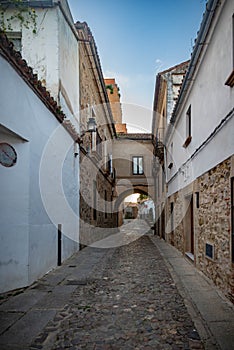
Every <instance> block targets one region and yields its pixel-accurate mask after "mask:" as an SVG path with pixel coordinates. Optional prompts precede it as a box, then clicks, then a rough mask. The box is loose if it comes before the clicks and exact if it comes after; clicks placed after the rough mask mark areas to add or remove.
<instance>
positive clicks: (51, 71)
mask: <svg viewBox="0 0 234 350" xmlns="http://www.w3.org/2000/svg"><path fill="white" fill-rule="evenodd" d="M6 3H7V1H6ZM27 5H28V4H27V3H26V4H25V6H27ZM30 6H32V7H33V8H34V9H35V19H34V21H32V18H28V19H29V21H30V25H29V28H26V27H25V25H22V23H21V21H20V20H19V18H18V17H17V16H16V17H15V18H13V19H12V20H10V27H11V28H10V29H11V30H7V28H6V33H7V36H8V38H9V39H10V40H12V41H13V42H14V43H15V46H16V49H18V50H20V51H21V54H22V57H23V58H24V59H26V60H27V62H28V64H29V66H31V67H32V68H33V70H34V73H37V74H38V78H39V80H40V81H41V82H42V85H43V86H46V88H47V90H48V91H49V92H50V94H51V95H52V96H53V97H54V99H55V100H56V101H57V102H58V104H59V105H60V106H61V107H62V110H63V111H64V112H65V114H66V117H67V118H69V119H72V120H73V118H74V117H75V118H76V119H77V120H78V119H79V50H78V36H77V32H76V29H75V26H74V22H73V18H72V15H71V12H70V9H69V5H68V2H67V0H60V1H58V0H32V1H30ZM14 11H15V9H14V7H12V6H11V7H7V6H6V8H5V11H4V22H5V23H7V18H10V16H12V15H13V17H14V14H15V12H14ZM22 16H24V17H25V19H27V13H22ZM34 22H35V23H34ZM34 27H35V28H34ZM34 29H35V31H36V32H35V33H34ZM73 123H75V120H73Z"/></svg>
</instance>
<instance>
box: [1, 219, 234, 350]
mask: <svg viewBox="0 0 234 350" xmlns="http://www.w3.org/2000/svg"><path fill="white" fill-rule="evenodd" d="M145 225H146V224H145V223H144V222H143V220H142V221H137V220H136V221H135V223H133V225H132V226H130V227H131V228H132V229H134V227H135V230H133V231H132V232H130V228H129V229H126V225H125V226H123V227H122V230H123V232H125V234H126V241H125V242H127V241H129V242H130V241H131V240H132V238H133V237H134V238H136V237H137V235H136V232H137V230H138V233H139V232H140V230H143V231H144V230H145V229H146V227H145ZM138 237H140V238H138V239H135V240H133V241H132V242H130V243H129V244H125V245H123V246H119V247H117V248H109V249H100V248H91V247H87V248H85V249H84V250H82V251H81V252H79V253H78V254H75V255H74V256H73V257H72V258H71V259H69V260H68V262H67V263H66V264H64V265H63V266H62V267H60V268H57V269H56V270H54V271H52V272H51V273H49V274H48V275H46V276H44V277H43V278H42V279H41V280H39V281H38V282H36V283H34V284H33V285H32V286H31V287H29V288H27V289H25V290H24V291H22V293H20V294H18V295H16V296H5V299H4V296H2V298H3V299H2V304H1V305H0V319H1V333H2V334H1V336H0V348H1V350H16V349H24V350H29V349H30V350H32V349H45V350H59V349H74V350H75V349H77V350H78V349H96V350H105V349H116V350H117V349H118V350H119V349H162V350H164V349H168V350H169V349H172V350H177V349H203V348H205V349H229V350H231V348H230V341H231V338H230V339H228V336H227V335H228V333H227V331H228V323H225V325H226V329H224V327H223V324H220V323H218V325H219V327H221V330H222V332H226V336H227V338H226V341H227V344H226V345H225V342H224V341H222V339H223V338H225V333H223V336H222V335H221V336H220V339H221V342H222V343H223V346H222V347H219V346H218V345H217V342H216V341H215V339H213V340H212V336H211V339H208V337H209V335H207V334H202V338H203V341H204V338H207V342H206V344H205V346H204V347H203V344H202V341H201V340H200V337H199V334H198V332H197V330H196V327H195V325H194V322H193V321H194V320H192V318H195V319H196V322H197V323H198V324H199V322H200V321H199V317H198V314H195V317H191V312H190V313H188V310H187V307H188V299H187V297H186V298H185V297H184V296H183V295H182V294H183V293H182V294H181V291H179V290H178V289H177V284H178V283H177V282H176V283H175V281H176V279H175V278H172V276H171V273H170V272H169V270H170V268H168V267H169V265H168V262H167V261H166V260H165V257H163V255H164V253H165V252H166V250H167V247H169V246H168V245H166V243H165V242H162V244H163V245H161V243H160V242H161V241H160V240H159V239H158V238H157V237H155V236H153V235H152V233H147V234H145V235H142V236H140V235H138ZM157 245H158V247H160V248H157ZM163 247H164V253H163V255H162V248H163ZM169 248H170V249H172V248H171V247H169ZM165 254H166V253H165ZM168 257H169V259H170V258H173V259H174V261H175V259H177V262H178V263H179V266H180V268H181V269H182V268H183V266H184V263H185V264H188V265H185V266H186V271H187V273H185V275H186V276H187V277H189V278H191V277H193V278H195V273H194V272H193V270H190V268H192V269H194V267H193V266H192V265H191V264H190V263H187V262H186V261H185V260H184V258H181V257H179V256H178V255H173V251H172V250H170V254H168ZM183 261H184V263H183ZM194 270H195V269H194ZM191 271H192V272H191ZM202 281H203V280H202ZM204 283H206V281H205V280H204V281H203V282H202V283H200V288H201V291H202V288H203V286H204ZM197 287H199V286H197ZM206 290H207V287H206ZM211 292H212V293H213V294H212V295H214V291H213V290H211ZM200 297H201V294H200ZM201 302H202V303H203V304H202V305H203V308H204V300H203V299H202V297H201ZM218 302H219V300H218V299H217V301H216V310H218V309H219V307H220V305H219V304H218ZM222 303H223V301H221V303H220V304H222ZM223 306H224V307H225V309H223V310H226V314H225V312H223V314H222V320H223V317H224V316H225V315H230V314H228V312H229V311H230V312H231V311H232V309H231V308H230V310H229V309H228V305H226V304H224V303H223ZM223 306H222V307H223ZM210 307H211V308H212V309H214V308H213V306H212V305H211V306H210ZM211 314H212V312H211ZM217 315H218V311H217ZM217 317H218V316H217ZM224 321H225V322H226V320H224ZM231 322H232V323H231ZM232 325H233V318H232V319H231V318H230V322H229V326H230V327H231V326H232ZM222 327H223V328H222ZM199 328H200V329H199V332H200V330H201V329H202V327H199ZM217 333H218V332H217ZM231 337H232V336H231ZM228 342H229V343H228Z"/></svg>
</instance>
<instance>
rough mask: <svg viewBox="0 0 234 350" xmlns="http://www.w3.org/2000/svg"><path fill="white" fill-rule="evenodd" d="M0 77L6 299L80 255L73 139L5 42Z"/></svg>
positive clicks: (0, 277) (0, 270) (0, 254)
mask: <svg viewBox="0 0 234 350" xmlns="http://www.w3.org/2000/svg"><path fill="white" fill-rule="evenodd" d="M0 71H1V79H0V107H1V116H0V178H1V183H0V192H1V210H0V241H1V244H0V292H5V291H9V290H11V289H16V288H21V287H25V286H28V285H30V284H31V283H33V282H34V281H35V280H36V279H38V278H39V277H41V276H42V275H44V274H45V273H47V272H48V271H49V270H51V269H52V268H54V267H56V266H57V265H60V264H61V263H62V261H64V260H65V259H67V258H68V257H69V256H71V255H72V254H74V252H75V251H77V250H78V248H79V245H78V241H79V235H78V223H79V215H78V214H79V207H78V204H79V188H78V182H77V177H78V170H79V162H78V159H77V158H76V157H75V155H74V149H75V148H76V147H75V145H76V142H75V141H76V139H77V138H78V135H77V134H76V133H74V130H73V129H72V128H71V125H70V124H69V123H66V122H65V119H66V118H65V115H64V113H63V112H62V111H61V110H59V108H58V104H57V103H56V101H55V100H54V99H53V97H52V96H51V95H50V94H49V92H48V91H47V90H46V89H45V88H44V87H43V86H42V84H41V82H40V80H38V78H37V75H36V74H34V72H33V70H32V68H30V67H29V66H28V65H27V62H26V61H25V60H24V59H22V57H21V55H20V53H19V52H16V51H15V50H14V49H13V47H12V44H11V43H10V42H9V41H8V40H7V38H6V37H5V36H4V35H3V34H0ZM51 135H53V137H51ZM61 177H62V179H61ZM61 183H62V186H61ZM64 196H65V197H66V200H67V201H68V202H69V207H67V205H66V203H67V202H65V201H64ZM55 208H56V210H55Z"/></svg>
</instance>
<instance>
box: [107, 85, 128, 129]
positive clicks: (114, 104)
mask: <svg viewBox="0 0 234 350" xmlns="http://www.w3.org/2000/svg"><path fill="white" fill-rule="evenodd" d="M105 84H106V89H107V94H108V98H109V101H110V107H111V111H112V115H113V118H114V121H115V129H116V132H117V134H126V133H127V127H126V124H125V123H123V121H122V116H123V115H122V108H121V103H120V92H119V91H120V90H119V87H118V85H117V84H116V82H115V79H113V78H112V79H107V78H106V79H105Z"/></svg>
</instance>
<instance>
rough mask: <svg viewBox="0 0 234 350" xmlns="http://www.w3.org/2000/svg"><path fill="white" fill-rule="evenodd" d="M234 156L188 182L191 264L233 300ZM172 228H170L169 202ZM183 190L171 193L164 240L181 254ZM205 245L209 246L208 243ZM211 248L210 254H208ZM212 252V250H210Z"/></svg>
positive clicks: (183, 250) (183, 241)
mask: <svg viewBox="0 0 234 350" xmlns="http://www.w3.org/2000/svg"><path fill="white" fill-rule="evenodd" d="M233 176H234V156H233V157H231V158H228V159H227V160H225V161H224V162H222V163H220V164H218V165H217V166H216V167H214V168H212V169H211V170H209V171H208V172H207V173H205V174H203V175H202V176H200V177H199V178H198V179H196V180H195V181H194V183H192V184H190V188H192V193H191V194H193V228H194V247H195V251H194V264H195V266H196V267H197V268H198V269H199V270H201V271H202V272H203V273H204V274H205V275H206V276H207V277H208V278H210V279H211V280H212V281H213V282H214V283H215V284H216V285H217V286H218V287H219V288H220V289H221V290H222V291H223V292H224V293H225V294H226V295H227V296H228V297H229V298H230V299H231V300H232V301H234V264H233V263H232V256H231V177H233ZM172 202H173V203H174V204H173V206H174V230H173V231H172V230H171V222H170V220H171V203H172ZM185 202H186V199H185V191H184V189H183V190H181V191H180V192H177V193H175V194H173V195H172V196H170V197H169V198H168V199H167V204H166V221H167V223H166V240H167V241H168V242H169V243H171V244H173V245H174V246H175V247H176V248H177V249H178V250H179V251H181V252H182V253H183V254H184V253H185V247H186V232H185V231H186V230H185V222H184V219H185V212H186V206H185ZM207 245H208V246H207ZM209 248H210V249H212V248H213V256H211V257H210V256H208V255H209V252H208V251H207V249H208V250H209ZM211 255H212V254H211Z"/></svg>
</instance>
